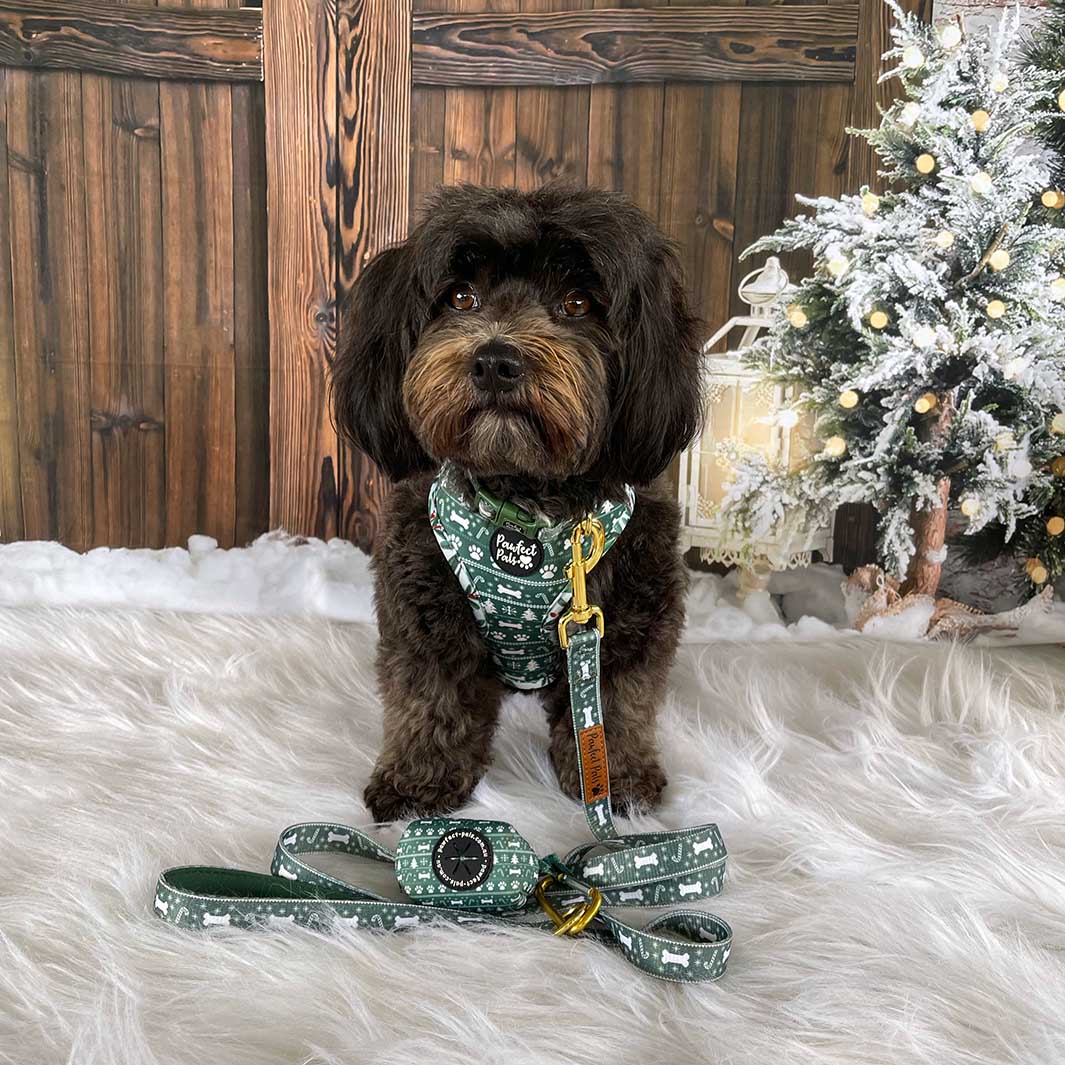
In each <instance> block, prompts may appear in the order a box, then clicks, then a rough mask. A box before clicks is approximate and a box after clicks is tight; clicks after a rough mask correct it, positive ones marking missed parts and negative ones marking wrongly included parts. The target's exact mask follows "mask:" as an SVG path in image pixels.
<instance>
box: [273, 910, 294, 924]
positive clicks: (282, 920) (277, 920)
mask: <svg viewBox="0 0 1065 1065" xmlns="http://www.w3.org/2000/svg"><path fill="white" fill-rule="evenodd" d="M266 920H267V921H268V922H269V923H270V924H295V923H296V915H295V914H294V913H290V914H289V915H288V916H287V917H278V916H277V915H276V914H273V913H268V914H267V915H266Z"/></svg>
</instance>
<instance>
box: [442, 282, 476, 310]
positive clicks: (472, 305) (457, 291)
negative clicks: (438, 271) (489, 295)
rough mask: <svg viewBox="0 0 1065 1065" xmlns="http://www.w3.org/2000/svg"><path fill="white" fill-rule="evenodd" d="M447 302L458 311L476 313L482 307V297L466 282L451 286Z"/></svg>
mask: <svg viewBox="0 0 1065 1065" xmlns="http://www.w3.org/2000/svg"><path fill="white" fill-rule="evenodd" d="M447 301H448V303H450V304H451V306H452V307H454V308H455V310H456V311H475V310H477V309H478V308H479V307H480V306H481V297H480V296H478V295H477V290H476V289H475V288H474V287H473V285H468V284H466V283H465V282H462V283H460V284H458V285H452V286H451V288H450V290H449V291H448V294H447Z"/></svg>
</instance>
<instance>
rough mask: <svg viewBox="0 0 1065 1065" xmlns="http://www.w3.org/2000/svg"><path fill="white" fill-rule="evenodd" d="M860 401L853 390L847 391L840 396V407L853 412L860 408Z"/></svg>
mask: <svg viewBox="0 0 1065 1065" xmlns="http://www.w3.org/2000/svg"><path fill="white" fill-rule="evenodd" d="M859 399H860V397H859V395H858V393H857V392H855V391H854V389H853V388H848V389H845V390H844V391H842V392H840V394H839V405H840V406H841V407H842V408H843V409H844V410H852V409H853V408H854V407H857V406H858V400H859Z"/></svg>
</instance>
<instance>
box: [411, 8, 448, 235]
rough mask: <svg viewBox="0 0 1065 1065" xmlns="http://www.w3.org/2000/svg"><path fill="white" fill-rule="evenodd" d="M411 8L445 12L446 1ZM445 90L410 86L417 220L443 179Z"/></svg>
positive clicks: (413, 206) (413, 214)
mask: <svg viewBox="0 0 1065 1065" xmlns="http://www.w3.org/2000/svg"><path fill="white" fill-rule="evenodd" d="M412 6H413V10H414V11H416V12H417V11H446V10H447V0H414V2H413V5H412ZM446 104H447V91H446V90H445V89H435V88H430V87H429V86H419V85H415V86H412V89H411V105H410V200H409V203H410V207H409V211H408V222H409V223H410V224H413V222H414V221H415V219H417V217H418V215H419V213H420V211H421V208H422V203H423V202H424V200H425V197H426V196H428V195H429V194H430V193H431V192H432V191H433V189H435V188H436V187H437V186H438V185H440V184H442V183H443V180H444V110H445V107H446Z"/></svg>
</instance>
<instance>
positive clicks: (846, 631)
mask: <svg viewBox="0 0 1065 1065" xmlns="http://www.w3.org/2000/svg"><path fill="white" fill-rule="evenodd" d="M843 580H844V574H843V571H842V569H841V568H840V567H839V566H829V565H814V566H810V567H809V568H807V569H799V570H789V571H787V572H784V573H775V574H773V576H772V579H771V581H770V585H769V590H768V592H754V593H752V594H751V595H749V596H748V597H747V599H746V600H745V601H744V602H740V601H739V599H738V596H737V587H738V575H737V573H736V572H735V571H734V572H732V573H730V574H728V575H727V576H723V577H722V576H717V575H715V574H711V573H701V572H700V573H693V574H692V580H691V590H690V592H689V597H688V624H687V628H686V631H685V634H684V637H683V641H684V642H685V643H689V644H702V643H717V642H722V641H741V640H742V641H756V642H757V641H772V640H796V641H800V642H809V641H814V640H824V639H832V638H839V637H841V636H846V635H855V633H854V630H853V629H852V628H850V626H849V624H848V612H847V609H846V606H845V602H844V597H843V594H842V591H841V584H842V582H843ZM0 606H79V607H115V608H142V609H153V610H177V611H182V612H197V613H213V614H258V615H282V614H313V615H317V616H319V617H324V618H329V619H332V620H335V621H349V622H366V623H373V621H374V614H373V587H372V579H371V575H370V570H369V559H368V557H367V556H366V555H364V554H363V553H362V552H361V551H359V550H358V549H357V548H356V547H355V546H354V545H352V544H351V543H349V542H347V541H346V540H336V539H334V540H330V541H328V542H325V541H322V540H316V539H304V538H302V537H293V536H289V535H288V534H286V533H285V532H283V531H277V532H272V533H267V534H266V535H264V536H260V537H259V539H258V540H256V541H255V542H254V543H252V544H250V545H249V546H248V547H240V548H231V549H229V550H223V549H221V548H219V546H218V544H217V542H216V541H215V540H213V539H211V537H209V536H193V537H190V539H189V542H188V548H187V549H186V548H177V547H173V548H166V549H164V550H159V551H154V550H148V549H140V550H131V549H128V548H103V547H101V548H96V549H95V550H93V551H89V552H86V553H85V554H79V553H78V552H76V551H71V550H70V549H69V548H66V547H62V546H61V545H59V544H55V543H45V542H22V543H14V544H5V545H0ZM923 616H924V615H923V614H922V613H921V611H913V610H911V611H906V612H904V613H903V614H902V615H900V616H898V617H893V618H885V619H878V620H877V621H876V622H874V623H872V624H870V625H869V626H868V627H867V629H866V631H865V633H863V635H865V636H877V637H881V638H887V639H896V640H897V639H914V638H917V637H918V636H920V634H921V633H922V632H923V631H924V630H923V626H922V618H923ZM1004 641H1005V642H1009V643H1061V642H1065V603H1063V602H1062V601H1060V600H1058V601H1056V602H1055V604H1054V608H1053V610H1052V612H1051V613H1050V614H1049V615H1047V616H1044V617H1038V618H1033V619H1031V620H1030V621H1028V622H1026V623H1025V625H1024V626H1023V628H1022V629H1021V631H1020V632H1018V633H1017V634H1015V635H995V636H981V637H979V638H978V642H988V643H992V642H993V643H1002V642H1004Z"/></svg>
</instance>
